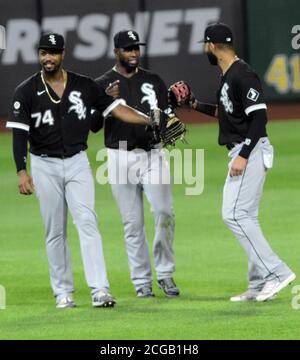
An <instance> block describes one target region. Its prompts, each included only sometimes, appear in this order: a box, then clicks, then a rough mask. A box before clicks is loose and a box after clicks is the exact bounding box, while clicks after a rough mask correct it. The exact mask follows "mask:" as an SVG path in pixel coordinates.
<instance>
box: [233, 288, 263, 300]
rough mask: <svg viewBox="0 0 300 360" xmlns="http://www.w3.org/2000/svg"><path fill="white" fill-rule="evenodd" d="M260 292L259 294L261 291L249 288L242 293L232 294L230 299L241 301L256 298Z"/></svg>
mask: <svg viewBox="0 0 300 360" xmlns="http://www.w3.org/2000/svg"><path fill="white" fill-rule="evenodd" d="M258 294H259V291H254V290H247V291H245V292H243V293H242V294H239V295H235V296H232V297H231V298H230V301H232V302H239V301H252V300H256V297H257V295H258Z"/></svg>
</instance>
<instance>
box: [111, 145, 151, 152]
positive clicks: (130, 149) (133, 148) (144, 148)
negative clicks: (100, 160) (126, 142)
mask: <svg viewBox="0 0 300 360" xmlns="http://www.w3.org/2000/svg"><path fill="white" fill-rule="evenodd" d="M110 149H116V150H127V151H132V150H137V149H141V150H144V151H151V150H152V149H155V147H154V146H150V145H148V146H138V145H136V146H129V147H128V148H124V149H123V148H112V147H111V148H110Z"/></svg>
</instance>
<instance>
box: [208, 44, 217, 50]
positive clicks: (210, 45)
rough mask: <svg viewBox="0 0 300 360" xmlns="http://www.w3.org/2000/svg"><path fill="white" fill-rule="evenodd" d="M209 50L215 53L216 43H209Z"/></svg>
mask: <svg viewBox="0 0 300 360" xmlns="http://www.w3.org/2000/svg"><path fill="white" fill-rule="evenodd" d="M208 49H209V50H210V51H214V50H216V45H215V44H214V43H212V42H209V43H208Z"/></svg>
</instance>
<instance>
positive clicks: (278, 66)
mask: <svg viewBox="0 0 300 360" xmlns="http://www.w3.org/2000/svg"><path fill="white" fill-rule="evenodd" d="M265 82H266V83H267V84H268V85H269V86H273V87H275V89H276V90H277V91H278V92H279V93H280V94H287V93H288V92H290V91H292V92H296V93H298V92H300V56H299V55H298V54H294V55H292V56H291V57H290V58H288V57H287V55H284V54H277V55H274V57H273V59H272V61H271V64H270V66H269V68H268V70H267V72H266V74H265Z"/></svg>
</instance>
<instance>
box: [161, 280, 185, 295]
mask: <svg viewBox="0 0 300 360" xmlns="http://www.w3.org/2000/svg"><path fill="white" fill-rule="evenodd" d="M157 283H158V287H159V288H160V289H162V290H163V291H164V293H165V295H166V296H168V297H175V296H179V294H180V291H179V289H178V287H177V286H176V284H175V282H174V280H173V278H166V279H161V280H158V281H157Z"/></svg>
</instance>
